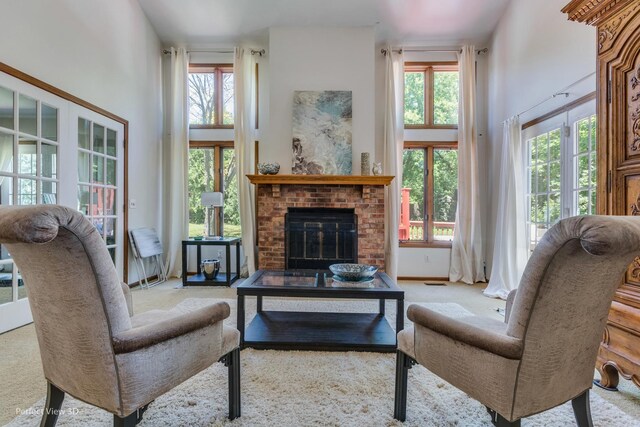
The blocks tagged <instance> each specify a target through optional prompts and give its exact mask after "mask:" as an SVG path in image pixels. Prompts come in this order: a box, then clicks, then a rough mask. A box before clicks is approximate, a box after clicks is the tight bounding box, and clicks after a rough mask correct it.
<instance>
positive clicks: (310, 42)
mask: <svg viewBox="0 0 640 427" xmlns="http://www.w3.org/2000/svg"><path fill="white" fill-rule="evenodd" d="M374 54H375V37H374V30H373V27H361V28H317V27H305V28H291V27H277V28H271V29H270V30H269V49H268V51H267V55H268V57H269V80H268V86H269V88H268V91H269V121H268V123H264V126H263V120H262V117H261V119H260V124H261V128H262V130H263V132H264V133H263V135H265V138H264V139H263V141H261V143H260V160H261V161H276V162H279V163H280V165H281V168H280V173H285V174H288V173H291V162H292V142H291V138H292V111H293V92H294V91H296V90H317V91H319V90H350V91H352V96H353V98H352V101H353V133H352V148H353V151H352V153H353V155H352V162H353V163H352V164H353V174H354V175H359V174H360V153H362V152H370V153H372V157H375V156H374V155H373V153H375V152H376V142H375V126H374V123H375V111H376V109H375V102H376V96H375V90H376V87H375V59H374ZM265 127H266V128H265Z"/></svg>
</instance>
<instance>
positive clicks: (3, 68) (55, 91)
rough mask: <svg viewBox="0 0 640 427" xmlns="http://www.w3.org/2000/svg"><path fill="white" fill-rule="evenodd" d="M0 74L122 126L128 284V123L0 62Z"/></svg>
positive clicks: (124, 268)
mask: <svg viewBox="0 0 640 427" xmlns="http://www.w3.org/2000/svg"><path fill="white" fill-rule="evenodd" d="M0 72H3V73H6V74H8V75H10V76H12V77H15V78H16V79H18V80H22V81H24V82H26V83H28V84H30V85H33V86H35V87H37V88H39V89H42V90H44V91H46V92H49V93H51V94H53V95H56V96H58V97H60V98H62V99H64V100H66V101H69V102H72V103H73V104H77V105H79V106H81V107H84V108H86V109H88V110H91V111H93V112H95V113H98V114H100V115H102V116H105V117H107V118H109V119H111V120H114V121H116V122H118V123H120V124H122V126H123V127H124V132H123V135H122V136H123V144H124V148H123V150H124V151H123V170H124V179H123V183H122V186H123V188H122V189H123V193H122V194H123V199H122V200H123V207H122V217H123V223H122V230H123V233H122V234H123V236H122V259H123V265H122V280H124V281H125V283H129V233H127V230H128V229H129V209H128V206H127V205H128V203H127V200H129V121H128V120H125V119H124V118H122V117H120V116H118V115H116V114H113V113H111V112H109V111H107V110H105V109H103V108H100V107H98V106H97V105H94V104H92V103H90V102H87V101H85V100H83V99H81V98H78V97H77V96H74V95H72V94H70V93H68V92H65V91H63V90H62V89H58V88H57V87H55V86H52V85H50V84H49V83H46V82H44V81H42V80H40V79H37V78H35V77H33V76H30V75H29V74H26V73H23V72H22V71H20V70H18V69H16V68H13V67H11V66H10V65H7V64H5V63H3V62H0Z"/></svg>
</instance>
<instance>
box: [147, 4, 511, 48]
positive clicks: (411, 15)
mask: <svg viewBox="0 0 640 427" xmlns="http://www.w3.org/2000/svg"><path fill="white" fill-rule="evenodd" d="M138 1H139V2H140V5H141V6H142V9H143V10H144V12H145V13H146V14H147V16H148V17H149V20H150V21H151V23H152V24H153V27H154V28H155V30H156V32H157V33H158V35H159V37H160V39H161V40H162V42H163V43H165V44H174V45H187V46H197V45H223V44H229V43H237V42H240V41H259V40H265V39H266V37H267V33H268V28H269V27H274V26H296V27H299V26H326V27H343V26H344V27H359V26H375V27H376V40H377V41H378V42H390V43H394V44H399V43H401V44H424V45H434V44H438V43H443V44H444V43H447V44H454V43H461V42H473V43H476V44H477V45H480V44H482V43H483V42H484V41H486V40H487V38H488V37H489V35H490V34H491V32H492V31H493V29H494V28H495V26H496V23H497V22H498V19H499V18H500V16H501V15H502V12H503V11H504V9H505V7H506V6H507V4H508V3H509V1H510V0H138Z"/></svg>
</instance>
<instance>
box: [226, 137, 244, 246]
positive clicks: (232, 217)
mask: <svg viewBox="0 0 640 427" xmlns="http://www.w3.org/2000/svg"><path fill="white" fill-rule="evenodd" d="M222 153H223V154H222V159H223V163H224V164H223V181H222V182H223V183H224V225H225V229H224V235H225V236H230V235H231V234H229V233H230V230H228V229H227V228H226V226H227V224H231V225H237V226H239V225H240V204H239V200H238V179H237V176H236V171H237V168H236V157H235V153H234V151H233V149H230V148H225V149H224V150H223V151H222Z"/></svg>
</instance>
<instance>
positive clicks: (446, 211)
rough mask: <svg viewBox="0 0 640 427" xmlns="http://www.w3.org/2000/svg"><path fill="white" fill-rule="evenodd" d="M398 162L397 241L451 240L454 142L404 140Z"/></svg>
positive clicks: (454, 196)
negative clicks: (399, 165) (400, 185)
mask: <svg viewBox="0 0 640 427" xmlns="http://www.w3.org/2000/svg"><path fill="white" fill-rule="evenodd" d="M402 163H403V169H402V194H401V208H400V228H399V238H400V241H401V243H402V244H403V245H407V244H415V243H421V244H425V243H435V244H437V243H440V242H449V241H451V240H452V239H453V233H454V227H455V216H456V208H457V201H458V150H457V143H435V142H406V143H405V149H404V152H403V157H402Z"/></svg>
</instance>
